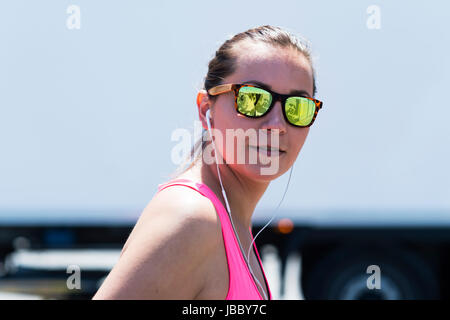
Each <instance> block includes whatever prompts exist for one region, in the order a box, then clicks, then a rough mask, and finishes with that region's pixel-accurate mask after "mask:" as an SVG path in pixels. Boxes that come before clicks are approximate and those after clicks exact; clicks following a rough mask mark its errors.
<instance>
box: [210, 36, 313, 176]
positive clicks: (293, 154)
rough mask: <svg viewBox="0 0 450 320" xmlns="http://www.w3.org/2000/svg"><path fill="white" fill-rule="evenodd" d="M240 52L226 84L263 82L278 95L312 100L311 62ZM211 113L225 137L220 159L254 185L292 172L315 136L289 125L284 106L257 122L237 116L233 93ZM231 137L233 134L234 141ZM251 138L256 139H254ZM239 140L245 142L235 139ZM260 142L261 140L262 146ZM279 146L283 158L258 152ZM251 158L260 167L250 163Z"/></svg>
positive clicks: (286, 51)
mask: <svg viewBox="0 0 450 320" xmlns="http://www.w3.org/2000/svg"><path fill="white" fill-rule="evenodd" d="M234 50H235V54H236V56H237V57H238V58H237V61H236V66H237V69H236V71H235V72H234V73H233V74H232V75H230V76H228V77H226V78H225V79H224V80H223V82H222V83H243V82H247V81H257V82H260V83H263V84H265V85H266V87H268V88H269V89H271V90H272V91H274V92H277V93H281V94H290V93H291V92H292V91H300V90H301V91H305V92H306V93H307V95H308V96H309V97H312V93H313V73H312V70H311V66H310V64H309V62H308V60H307V59H306V58H305V57H304V56H303V55H302V54H301V53H298V52H297V51H295V50H293V49H290V48H277V47H273V46H271V45H268V44H264V43H256V42H249V41H245V42H241V43H239V44H237V45H236V46H235V47H234ZM254 84H256V85H257V83H254ZM211 113H212V119H213V120H212V122H213V127H214V129H215V130H218V131H220V133H221V136H222V139H217V140H216V148H217V149H218V151H219V153H220V154H221V155H222V156H223V158H224V159H225V161H226V163H227V164H228V165H229V166H230V167H231V168H232V169H233V171H235V172H237V173H239V174H240V175H244V176H246V177H248V178H250V179H253V180H264V181H270V180H273V179H275V178H277V177H278V176H280V175H282V174H283V173H285V172H286V171H287V170H289V168H290V167H291V166H292V165H293V163H294V161H295V160H296V158H297V155H298V154H299V152H300V150H301V148H302V146H303V144H304V142H305V140H306V137H307V135H308V132H309V128H298V127H294V126H292V125H290V124H289V123H287V122H286V120H285V119H284V116H283V113H282V109H281V102H280V101H277V102H276V103H275V105H274V106H273V108H272V109H271V110H270V112H269V113H267V114H266V115H264V116H263V117H261V118H253V119H252V118H248V117H245V116H244V115H241V114H239V113H237V112H236V109H235V107H234V93H233V92H228V93H224V94H221V95H218V96H217V98H216V101H215V102H214V106H213V108H212V112H211ZM230 129H231V130H232V131H230ZM238 129H241V130H238ZM249 129H250V131H248V130H249ZM227 131H228V132H230V133H232V134H231V135H230V136H228V137H227ZM246 132H247V134H246ZM249 133H255V135H253V138H252V139H251V138H250V136H251V135H250V134H249ZM276 133H278V136H277V135H276ZM233 135H236V136H237V137H240V138H238V139H235V138H233ZM254 137H257V140H256V141H255V139H254ZM261 137H262V138H261ZM264 137H265V138H266V139H264ZM220 140H222V143H220ZM230 140H231V141H230ZM276 143H278V147H279V148H280V149H281V150H285V152H279V154H278V155H277V152H272V154H271V155H270V156H267V154H266V153H265V152H264V151H258V149H256V148H253V147H252V146H268V145H272V146H274V145H276ZM227 148H228V149H227ZM230 148H231V149H232V150H233V153H231V151H230ZM251 153H253V155H254V156H255V157H256V159H257V161H254V160H250V154H251ZM239 154H240V155H243V154H245V161H240V160H239V158H238V155H239ZM241 159H242V158H241ZM253 159H255V158H253Z"/></svg>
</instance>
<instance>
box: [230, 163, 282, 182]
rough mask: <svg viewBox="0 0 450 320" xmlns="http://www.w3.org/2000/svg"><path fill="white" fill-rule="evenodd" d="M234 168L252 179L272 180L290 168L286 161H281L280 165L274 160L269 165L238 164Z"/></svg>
mask: <svg viewBox="0 0 450 320" xmlns="http://www.w3.org/2000/svg"><path fill="white" fill-rule="evenodd" d="M233 170H235V171H237V172H239V174H240V175H243V176H245V177H248V178H249V179H251V180H255V181H264V182H270V181H272V180H275V179H276V178H278V177H280V176H282V175H283V174H284V173H285V172H286V171H287V170H289V168H288V167H287V166H286V165H285V163H284V162H282V161H280V162H279V163H278V166H277V165H276V164H274V163H273V162H272V163H269V164H267V165H261V164H236V165H234V166H233Z"/></svg>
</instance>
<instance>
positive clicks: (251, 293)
mask: <svg viewBox="0 0 450 320" xmlns="http://www.w3.org/2000/svg"><path fill="white" fill-rule="evenodd" d="M176 185H181V186H186V187H189V188H191V189H193V190H196V191H197V192H199V193H200V194H202V195H203V196H205V197H206V198H208V199H209V200H211V202H212V203H213V205H214V207H215V209H216V212H217V214H218V216H219V220H220V224H221V229H222V236H223V241H224V245H225V252H226V255H227V263H228V276H229V287H228V293H227V297H226V300H235V299H243V300H255V299H261V300H262V299H263V298H262V297H261V294H260V293H259V291H258V289H257V287H256V284H255V282H254V281H253V278H252V276H251V274H250V271H249V270H248V267H247V265H246V262H245V260H244V257H243V256H242V253H241V249H240V246H239V244H238V242H237V239H236V236H235V234H234V230H233V227H232V225H231V221H230V218H229V216H228V212H227V210H226V209H225V207H224V205H223V204H222V202H221V201H220V200H219V198H218V197H217V196H216V194H215V193H214V192H213V191H212V190H211V189H210V188H209V187H208V186H207V185H206V184H204V183H201V182H195V181H192V180H189V179H181V178H180V179H173V180H170V181H168V182H166V183H162V184H158V192H160V191H162V190H164V189H165V188H167V187H170V186H176ZM249 231H250V234H251V236H252V239H253V234H252V232H251V228H249ZM253 246H254V248H255V251H256V253H257V257H258V260H259V262H260V264H261V260H260V257H259V253H258V252H257V249H256V244H255V243H253ZM261 266H262V264H261ZM263 275H264V279H265V280H266V284H267V279H266V277H265V274H264V271H263ZM267 287H268V284H267ZM269 297H270V299H272V294H271V292H270V289H269Z"/></svg>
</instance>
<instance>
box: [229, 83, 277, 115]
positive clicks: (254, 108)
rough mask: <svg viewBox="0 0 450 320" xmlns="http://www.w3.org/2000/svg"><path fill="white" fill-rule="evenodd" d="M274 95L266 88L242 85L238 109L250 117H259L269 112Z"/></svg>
mask: <svg viewBox="0 0 450 320" xmlns="http://www.w3.org/2000/svg"><path fill="white" fill-rule="evenodd" d="M271 102H272V95H271V94H270V93H269V92H267V91H266V90H264V89H260V88H254V87H242V88H241V89H239V94H238V98H237V105H238V111H239V112H240V113H242V114H244V115H246V116H249V117H259V116H262V115H263V114H265V113H266V112H267V110H268V109H269V106H270V103H271Z"/></svg>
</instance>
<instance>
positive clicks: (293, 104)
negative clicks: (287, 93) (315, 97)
mask: <svg viewBox="0 0 450 320" xmlns="http://www.w3.org/2000/svg"><path fill="white" fill-rule="evenodd" d="M285 108H286V116H287V118H288V120H289V122H290V123H292V124H293V125H295V126H307V125H309V124H310V123H311V121H312V119H313V117H314V112H315V111H316V104H315V103H314V101H312V100H310V99H307V98H304V97H290V98H288V99H287V100H286V104H285Z"/></svg>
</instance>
